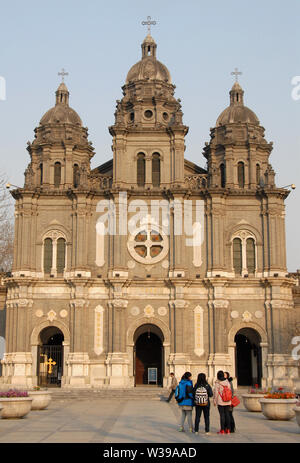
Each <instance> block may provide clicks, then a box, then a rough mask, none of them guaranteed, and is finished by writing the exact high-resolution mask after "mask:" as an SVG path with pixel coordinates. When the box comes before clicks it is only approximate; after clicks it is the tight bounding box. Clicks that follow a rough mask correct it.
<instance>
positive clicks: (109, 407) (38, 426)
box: [0, 397, 300, 445]
mask: <svg viewBox="0 0 300 463" xmlns="http://www.w3.org/2000/svg"><path fill="white" fill-rule="evenodd" d="M180 415H181V412H180V409H179V407H178V405H177V404H176V402H175V400H174V398H173V400H172V402H171V403H167V402H166V401H165V398H164V397H160V398H155V399H149V400H142V399H137V398H136V399H134V398H133V399H125V400H122V398H117V399H115V398H113V399H107V398H102V399H101V398H95V399H84V400H76V399H75V400H74V399H64V400H62V399H54V400H52V402H51V403H50V405H49V407H48V408H47V409H46V410H41V411H31V412H30V413H29V414H28V415H27V416H26V417H24V418H23V419H18V420H7V419H0V444H1V443H95V444H96V443H106V444H109V443H112V444H113V443H172V444H175V443H181V444H188V445H191V444H196V443H224V442H226V443H300V428H299V426H298V424H297V422H296V419H295V418H294V419H292V420H291V421H271V420H267V419H266V418H265V417H264V416H263V415H262V413H250V412H248V411H246V409H245V408H244V407H243V405H242V401H241V404H240V405H239V406H238V407H237V408H236V409H235V410H234V417H235V421H236V427H237V431H236V433H234V434H231V435H220V436H219V435H218V434H217V431H218V430H219V414H218V410H217V409H216V408H215V407H214V406H213V404H212V406H211V430H210V431H211V434H210V435H208V436H207V435H205V434H204V421H203V416H202V417H201V422H200V429H199V435H198V436H196V435H195V434H192V433H189V432H187V424H186V432H183V433H180V432H178V428H179V426H178V423H179V420H180ZM193 418H194V412H193Z"/></svg>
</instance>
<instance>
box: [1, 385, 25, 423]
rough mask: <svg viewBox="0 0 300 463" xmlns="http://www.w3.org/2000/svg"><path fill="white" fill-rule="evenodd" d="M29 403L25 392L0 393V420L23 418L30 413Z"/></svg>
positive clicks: (11, 390)
mask: <svg viewBox="0 0 300 463" xmlns="http://www.w3.org/2000/svg"><path fill="white" fill-rule="evenodd" d="M31 402H32V398H31V397H29V396H28V392H27V391H19V390H17V389H10V390H9V391H0V407H1V418H23V417H24V416H25V415H27V413H29V412H30V410H31Z"/></svg>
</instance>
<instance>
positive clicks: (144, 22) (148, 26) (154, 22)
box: [142, 16, 156, 35]
mask: <svg viewBox="0 0 300 463" xmlns="http://www.w3.org/2000/svg"><path fill="white" fill-rule="evenodd" d="M142 25H143V26H147V28H148V35H151V25H152V26H155V25H156V21H151V16H147V21H142Z"/></svg>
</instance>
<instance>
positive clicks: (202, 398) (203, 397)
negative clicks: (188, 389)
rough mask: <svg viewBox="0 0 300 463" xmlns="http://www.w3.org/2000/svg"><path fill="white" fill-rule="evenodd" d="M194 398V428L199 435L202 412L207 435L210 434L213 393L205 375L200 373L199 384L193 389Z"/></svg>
mask: <svg viewBox="0 0 300 463" xmlns="http://www.w3.org/2000/svg"><path fill="white" fill-rule="evenodd" d="M205 391H206V393H205ZM193 396H194V405H195V410H196V415H195V428H194V431H195V434H198V432H199V423H200V418H201V415H202V411H203V415H204V423H205V433H206V434H209V415H210V401H209V398H210V397H213V391H212V388H211V386H210V385H209V384H208V382H207V380H206V376H205V374H204V373H199V375H198V378H197V382H196V384H195V386H194V388H193ZM201 402H202V403H201Z"/></svg>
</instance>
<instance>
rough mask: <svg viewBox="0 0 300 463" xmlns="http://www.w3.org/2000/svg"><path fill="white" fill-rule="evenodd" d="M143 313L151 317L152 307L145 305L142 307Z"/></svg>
mask: <svg viewBox="0 0 300 463" xmlns="http://www.w3.org/2000/svg"><path fill="white" fill-rule="evenodd" d="M144 314H145V315H146V317H149V318H150V317H153V315H154V309H153V307H152V306H151V305H150V304H148V305H146V307H145V308H144Z"/></svg>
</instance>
